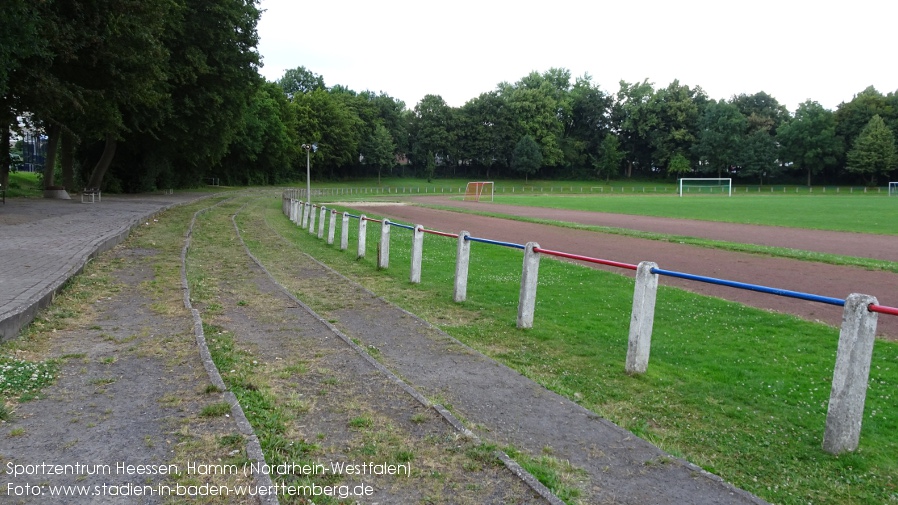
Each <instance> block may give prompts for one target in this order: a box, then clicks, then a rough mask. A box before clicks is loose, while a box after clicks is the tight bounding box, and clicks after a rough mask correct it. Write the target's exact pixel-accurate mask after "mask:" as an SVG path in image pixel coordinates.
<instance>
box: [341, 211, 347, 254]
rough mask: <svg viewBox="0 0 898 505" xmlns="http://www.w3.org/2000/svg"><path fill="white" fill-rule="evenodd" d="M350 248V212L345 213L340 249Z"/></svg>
mask: <svg viewBox="0 0 898 505" xmlns="http://www.w3.org/2000/svg"><path fill="white" fill-rule="evenodd" d="M348 248H349V212H344V213H343V221H342V226H341V227H340V250H341V251H345V250H346V249H348Z"/></svg>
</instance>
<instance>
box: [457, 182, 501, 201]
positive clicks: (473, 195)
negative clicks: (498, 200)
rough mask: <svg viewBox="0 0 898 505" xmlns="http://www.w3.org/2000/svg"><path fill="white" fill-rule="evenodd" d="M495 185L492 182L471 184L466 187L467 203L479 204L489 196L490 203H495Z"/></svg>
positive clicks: (465, 198)
mask: <svg viewBox="0 0 898 505" xmlns="http://www.w3.org/2000/svg"><path fill="white" fill-rule="evenodd" d="M494 187H495V185H494V184H493V183H492V182H469V183H468V185H467V186H466V187H465V197H464V200H465V201H466V202H479V201H480V199H481V198H484V199H485V198H486V196H487V195H489V198H490V201H491V202H492V201H493V190H494Z"/></svg>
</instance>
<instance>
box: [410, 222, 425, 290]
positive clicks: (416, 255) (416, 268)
mask: <svg viewBox="0 0 898 505" xmlns="http://www.w3.org/2000/svg"><path fill="white" fill-rule="evenodd" d="M423 257H424V227H423V226H421V225H420V224H416V225H415V231H414V232H412V269H411V272H410V273H409V276H408V281H409V282H411V283H412V284H420V283H421V258H423Z"/></svg>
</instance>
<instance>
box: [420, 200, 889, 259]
mask: <svg viewBox="0 0 898 505" xmlns="http://www.w3.org/2000/svg"><path fill="white" fill-rule="evenodd" d="M419 205H420V206H421V207H427V208H430V209H437V210H446V211H450V212H459V213H463V214H472V215H475V216H485V217H495V218H499V219H510V220H513V221H521V222H524V223H534V224H545V225H550V226H559V227H562V228H571V229H574V230H586V231H594V232H597V233H608V234H611V235H622V236H626V237H635V238H643V239H647V240H658V241H661V242H675V243H679V244H687V245H694V246H697V247H705V248H708V249H720V250H724V251H733V252H742V253H748V254H757V255H761V256H770V257H775V258H787V259H794V260H800V261H811V262H816V263H825V264H828V265H839V266H850V267H859V268H864V269H867V270H881V271H883V272H892V273H898V262H894V261H883V260H876V259H872V258H858V257H855V256H842V255H838V254H827V253H821V252H815V251H803V250H801V249H791V248H787V247H771V246H762V245H755V244H742V243H738V242H726V241H723V240H711V239H705V238H698V237H688V236H683V235H668V234H664V233H654V232H649V231H640V230H630V229H626V228H614V227H610V226H595V225H588V224H580V223H571V222H567V221H554V220H550V219H538V218H533V217H524V216H514V215H511V214H501V213H496V212H483V211H477V210H469V209H460V208H458V207H449V206H446V205H425V204H419Z"/></svg>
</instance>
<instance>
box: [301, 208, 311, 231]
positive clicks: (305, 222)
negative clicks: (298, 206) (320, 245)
mask: <svg viewBox="0 0 898 505" xmlns="http://www.w3.org/2000/svg"><path fill="white" fill-rule="evenodd" d="M308 225H309V202H305V203H304V204H303V205H302V226H300V228H305V227H307V226H308Z"/></svg>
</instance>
